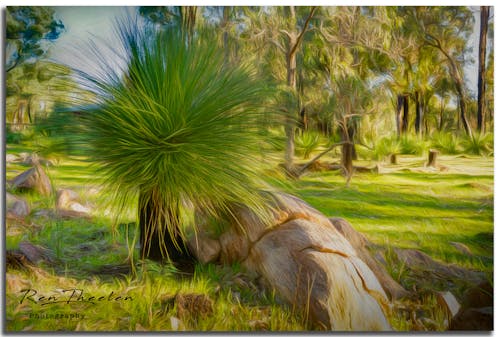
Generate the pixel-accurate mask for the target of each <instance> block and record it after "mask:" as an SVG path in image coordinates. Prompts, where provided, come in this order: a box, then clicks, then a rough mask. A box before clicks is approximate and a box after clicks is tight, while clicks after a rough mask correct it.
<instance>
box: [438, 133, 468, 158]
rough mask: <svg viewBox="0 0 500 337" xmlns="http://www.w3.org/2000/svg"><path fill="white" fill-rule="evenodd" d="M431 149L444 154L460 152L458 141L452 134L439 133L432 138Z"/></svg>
mask: <svg viewBox="0 0 500 337" xmlns="http://www.w3.org/2000/svg"><path fill="white" fill-rule="evenodd" d="M431 142H432V147H434V148H436V149H438V150H439V151H441V153H444V154H458V153H461V152H462V147H461V144H460V139H459V138H458V137H456V136H455V135H454V134H453V133H447V132H439V133H435V134H434V135H433V136H432V140H431Z"/></svg>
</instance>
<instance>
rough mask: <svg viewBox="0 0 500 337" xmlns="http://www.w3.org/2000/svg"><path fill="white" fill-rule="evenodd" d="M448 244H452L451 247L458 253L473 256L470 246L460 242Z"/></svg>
mask: <svg viewBox="0 0 500 337" xmlns="http://www.w3.org/2000/svg"><path fill="white" fill-rule="evenodd" d="M450 245H452V246H453V247H455V248H456V249H457V250H458V251H459V252H460V253H462V254H464V255H467V256H474V254H472V252H471V250H470V248H469V247H467V246H466V245H464V244H463V243H460V242H450Z"/></svg>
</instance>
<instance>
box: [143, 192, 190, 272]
mask: <svg viewBox="0 0 500 337" xmlns="http://www.w3.org/2000/svg"><path fill="white" fill-rule="evenodd" d="M154 193H155V192H151V193H145V192H143V193H141V195H140V196H139V227H140V241H141V258H142V259H150V260H153V261H162V260H165V259H169V260H170V261H171V262H172V263H174V264H176V265H178V264H181V263H185V262H186V260H188V259H190V254H189V251H188V249H187V248H186V245H185V243H184V240H183V238H182V236H181V232H180V229H179V226H180V220H179V214H178V212H176V211H175V209H176V208H175V207H174V208H172V207H168V208H167V207H165V206H166V205H165V202H164V201H163V200H157V199H156V198H155V195H154ZM167 223H170V224H174V226H172V228H171V230H170V231H169V230H168V227H167Z"/></svg>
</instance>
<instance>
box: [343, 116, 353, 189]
mask: <svg viewBox="0 0 500 337" xmlns="http://www.w3.org/2000/svg"><path fill="white" fill-rule="evenodd" d="M340 130H341V131H340V132H341V134H342V142H344V143H343V144H342V164H341V165H342V167H343V168H344V174H345V176H346V177H347V178H348V181H349V180H350V177H351V176H352V173H353V166H352V159H353V158H352V154H353V150H352V147H353V144H352V140H351V139H350V138H349V131H348V128H347V126H345V125H344V126H341V128H340Z"/></svg>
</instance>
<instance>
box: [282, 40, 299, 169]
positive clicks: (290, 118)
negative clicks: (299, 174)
mask: <svg viewBox="0 0 500 337" xmlns="http://www.w3.org/2000/svg"><path fill="white" fill-rule="evenodd" d="M296 42H297V41H296V37H295V35H293V34H292V35H291V36H290V45H289V46H293V45H294V44H295V43H296ZM286 70H287V83H288V86H289V87H290V88H291V89H292V92H293V93H295V92H296V90H297V78H296V77H297V76H296V73H297V55H296V51H294V50H293V49H290V50H289V52H288V55H287V62H286ZM292 110H293V111H288V114H287V117H286V124H285V135H286V148H285V168H286V170H287V171H288V172H291V171H292V170H293V155H294V153H295V123H296V120H295V118H294V116H295V110H294V109H293V108H292Z"/></svg>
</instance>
